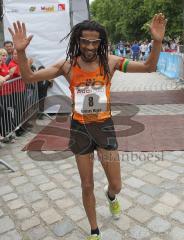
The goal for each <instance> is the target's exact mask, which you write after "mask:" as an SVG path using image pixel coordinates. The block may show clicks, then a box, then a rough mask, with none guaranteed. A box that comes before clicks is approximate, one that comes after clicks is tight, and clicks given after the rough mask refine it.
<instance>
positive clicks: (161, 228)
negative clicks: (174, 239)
mask: <svg viewBox="0 0 184 240" xmlns="http://www.w3.org/2000/svg"><path fill="white" fill-rule="evenodd" d="M147 226H148V228H149V229H150V230H152V231H153V232H156V233H164V232H166V231H168V230H169V229H170V227H171V224H170V223H169V222H168V221H166V220H164V219H162V218H160V217H155V218H154V219H152V220H151V221H150V222H149V223H148V225H147Z"/></svg>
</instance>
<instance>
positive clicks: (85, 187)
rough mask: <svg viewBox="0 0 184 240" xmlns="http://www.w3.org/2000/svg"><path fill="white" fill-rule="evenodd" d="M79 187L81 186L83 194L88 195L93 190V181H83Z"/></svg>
mask: <svg viewBox="0 0 184 240" xmlns="http://www.w3.org/2000/svg"><path fill="white" fill-rule="evenodd" d="M81 187H82V193H83V194H85V195H89V194H91V193H92V192H93V190H94V183H92V182H83V183H82V184H81Z"/></svg>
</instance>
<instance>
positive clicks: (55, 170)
mask: <svg viewBox="0 0 184 240" xmlns="http://www.w3.org/2000/svg"><path fill="white" fill-rule="evenodd" d="M45 172H46V173H47V174H49V175H51V174H54V173H59V170H58V169H56V168H55V169H53V168H52V169H48V170H45Z"/></svg>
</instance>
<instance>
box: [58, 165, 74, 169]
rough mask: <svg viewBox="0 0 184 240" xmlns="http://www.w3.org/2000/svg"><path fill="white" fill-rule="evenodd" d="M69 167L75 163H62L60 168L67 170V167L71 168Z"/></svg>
mask: <svg viewBox="0 0 184 240" xmlns="http://www.w3.org/2000/svg"><path fill="white" fill-rule="evenodd" d="M69 168H73V165H72V164H69V163H68V164H61V165H60V166H59V169H60V170H66V169H69Z"/></svg>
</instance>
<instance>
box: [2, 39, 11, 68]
mask: <svg viewBox="0 0 184 240" xmlns="http://www.w3.org/2000/svg"><path fill="white" fill-rule="evenodd" d="M4 48H5V49H6V51H7V53H8V56H7V59H6V64H7V65H8V64H9V63H10V61H11V59H12V55H13V42H12V41H5V42H4Z"/></svg>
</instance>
